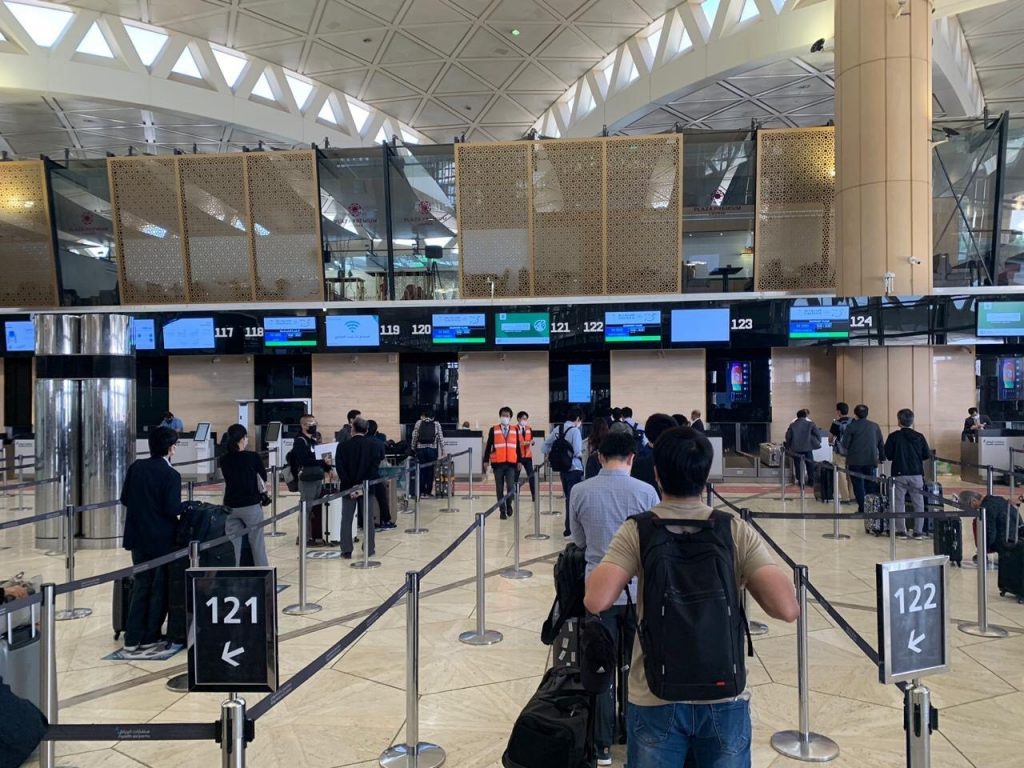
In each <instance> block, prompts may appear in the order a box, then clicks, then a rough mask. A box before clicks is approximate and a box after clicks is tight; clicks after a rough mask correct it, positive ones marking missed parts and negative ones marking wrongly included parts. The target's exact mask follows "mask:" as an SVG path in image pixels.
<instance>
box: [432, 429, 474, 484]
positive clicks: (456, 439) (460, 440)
mask: <svg viewBox="0 0 1024 768" xmlns="http://www.w3.org/2000/svg"><path fill="white" fill-rule="evenodd" d="M442 444H443V445H444V452H445V454H447V455H449V456H451V455H454V454H456V453H463V452H464V451H465V450H466V449H468V448H472V449H473V464H472V465H470V463H469V454H468V453H467V454H465V455H464V456H456V458H455V476H456V477H469V470H470V466H472V468H473V474H474V475H475V476H476V477H479V476H480V473H481V472H483V468H484V462H483V453H484V432H482V431H481V430H479V429H455V430H452V431H451V432H449V431H447V430H445V432H444V439H443V440H442Z"/></svg>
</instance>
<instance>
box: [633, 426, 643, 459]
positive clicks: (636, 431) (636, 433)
mask: <svg viewBox="0 0 1024 768" xmlns="http://www.w3.org/2000/svg"><path fill="white" fill-rule="evenodd" d="M629 428H630V429H631V430H632V431H633V439H634V440H636V455H637V456H639V455H640V452H641V451H643V449H644V431H643V430H642V429H640V427H637V426H634V425H633V424H630V425H629Z"/></svg>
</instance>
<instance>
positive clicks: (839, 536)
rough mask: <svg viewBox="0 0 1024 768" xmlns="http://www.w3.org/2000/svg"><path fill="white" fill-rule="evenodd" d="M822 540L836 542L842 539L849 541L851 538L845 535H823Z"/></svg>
mask: <svg viewBox="0 0 1024 768" xmlns="http://www.w3.org/2000/svg"><path fill="white" fill-rule="evenodd" d="M821 538H823V539H834V540H836V541H840V540H842V539H848V538H850V537H849V536H847V535H846V534H845V533H823V534H821Z"/></svg>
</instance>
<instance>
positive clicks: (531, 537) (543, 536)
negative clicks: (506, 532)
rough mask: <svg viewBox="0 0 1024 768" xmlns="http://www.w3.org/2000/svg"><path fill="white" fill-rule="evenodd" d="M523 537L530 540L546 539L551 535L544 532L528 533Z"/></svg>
mask: <svg viewBox="0 0 1024 768" xmlns="http://www.w3.org/2000/svg"><path fill="white" fill-rule="evenodd" d="M523 538H524V539H529V540H530V541H547V540H548V539H550V538H551V537H550V536H548V535H547V534H546V533H528V534H526V536H524V537H523Z"/></svg>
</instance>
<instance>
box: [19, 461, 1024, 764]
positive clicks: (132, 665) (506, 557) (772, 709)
mask: <svg viewBox="0 0 1024 768" xmlns="http://www.w3.org/2000/svg"><path fill="white" fill-rule="evenodd" d="M958 485H959V484H957V483H953V482H952V481H949V482H947V484H946V488H947V493H948V492H949V491H950V490H951V489H952V487H957V486H958ZM216 490H217V489H216V488H214V489H210V491H209V492H210V493H216ZM478 490H479V489H478ZM720 490H721V491H722V492H723V493H724V494H725V495H726V496H727V497H728V498H732V499H736V500H739V499H745V501H743V504H744V505H745V506H749V507H750V508H752V509H754V510H759V511H781V510H782V509H783V505H782V503H781V502H780V501H779V499H778V488H777V487H774V488H769V487H767V486H766V487H764V488H757V487H752V486H749V485H742V486H740V485H735V486H729V485H724V486H720ZM757 491H761V493H757ZM491 503H492V502H491V500H490V499H489V498H484V499H480V500H477V501H474V502H472V503H471V502H470V501H467V500H465V499H461V498H460V499H457V504H458V506H459V508H460V509H459V511H458V512H455V513H450V514H446V513H442V512H440V511H439V510H440V509H441V507H443V504H442V503H439V502H436V501H425V502H424V505H423V515H422V524H423V525H425V526H426V527H428V528H429V529H430V532H429V533H427V534H424V535H419V536H414V535H408V534H405V533H404V532H403V531H404V529H405V528H407V527H409V525H410V523H411V520H412V518H411V517H410V516H408V515H401V516H399V517H398V523H399V528H398V530H397V531H392V532H388V533H383V534H380V535H379V536H378V540H377V559H378V560H380V561H381V563H382V567H381V568H378V569H375V570H370V571H358V570H355V569H352V568H350V567H349V563H348V562H347V561H342V560H311V561H309V570H308V574H309V576H308V583H309V598H310V599H311V600H314V601H316V602H318V603H320V604H321V605H322V606H323V610H322V611H321V612H319V613H316V614H311V615H308V616H302V617H298V616H285V615H280V616H279V629H280V649H281V657H282V662H281V677H282V681H284V680H287V679H288V678H289V677H290V676H291V675H292V674H294V673H295V672H296V671H298V670H299V669H301V668H302V667H303V666H304V665H305V664H307V663H309V662H310V661H311V660H312V659H314V658H315V657H316V656H317V655H319V654H320V653H322V652H323V651H324V650H326V649H327V648H329V647H330V646H331V645H333V644H334V643H336V642H337V641H338V640H339V639H341V638H342V637H343V636H344V635H345V634H346V633H347V632H349V631H350V629H351V628H352V627H353V626H355V625H356V624H358V623H359V622H360V621H361V620H362V618H363V617H364V616H365V615H366V614H367V612H368V611H369V610H371V609H372V608H373V607H374V606H376V605H378V604H379V603H380V602H381V601H382V600H384V599H385V598H386V597H387V596H388V595H389V594H391V593H392V592H393V591H394V590H395V589H396V588H397V587H399V586H400V585H401V584H402V581H403V578H404V574H405V572H406V571H407V570H410V569H417V568H419V567H421V566H422V565H423V564H425V563H426V562H428V561H429V560H430V559H431V558H432V557H434V556H435V555H436V554H437V553H439V552H440V551H441V550H443V549H444V548H445V547H446V546H447V545H448V544H449V543H450V542H451V540H452V539H453V538H454V537H455V536H457V535H458V534H459V533H460V532H461V531H462V530H463V529H464V528H465V527H466V526H467V525H468V524H469V523H470V522H471V520H472V514H473V512H478V511H483V510H484V509H486V507H487V506H488V505H489V504H491ZM560 503H561V502H560V501H559V500H558V499H557V498H556V499H555V505H556V507H558V505H560ZM543 504H544V509H545V510H546V508H547V506H546V505H547V499H546V496H545V497H544V501H543ZM14 505H15V499H13V498H9V497H6V498H0V520H7V519H12V518H14V517H18V516H24V515H27V514H30V511H20V512H14V511H12V510H11V508H12V507H13V506H14ZM805 508H806V509H807V510H808V511H824V510H825V507H824V506H822V505H818V504H816V503H815V502H814V501H813V500H812V499H807V500H806V502H805ZM799 509H800V504H799V502H797V501H795V500H794V499H793V498H792V497H791V498H790V500H789V501H788V502H787V503H786V504H785V511H788V512H792V511H798V510H799ZM846 509H848V508H846V507H844V511H845V510H846ZM531 515H532V505H529V504H524V507H523V521H522V522H523V530H522V533H523V534H525V533H527V532H529V530H531V529H532V526H533V520H532V517H531ZM540 520H541V527H542V529H543V530H544V531H545V532H547V533H549V534H551V539H550V540H548V541H540V542H537V541H526V540H524V541H523V542H522V559H523V561H524V562H529V563H530V564H529V565H527V566H526V567H528V568H531V569H532V570H533V572H534V576H533V578H530V579H526V580H521V581H513V580H508V579H505V578H502V577H500V576H499V575H497V573H496V571H497V570H499V569H500V568H502V567H504V566H506V565H508V564H509V562H510V559H511V552H512V543H513V541H514V537H513V527H512V522H511V521H500V520H498V519H497V518H496V517H492V518H491V519H489V521H488V525H487V534H488V536H487V547H486V555H487V562H486V565H487V569H488V571H489V572H491V575H490V576H489V577H488V578H487V580H486V596H487V610H486V624H487V627H488V628H490V629H497V630H499V631H501V632H502V633H503V634H504V641H503V642H501V643H500V644H498V645H494V646H490V647H479V648H477V647H470V646H466V645H462V644H460V643H459V642H458V636H459V633H460V632H462V631H464V630H467V629H471V628H473V627H474V625H475V621H476V616H475V600H474V598H475V592H474V585H473V583H472V579H473V575H474V573H475V569H474V540H473V538H470V539H469V540H468V541H467V542H466V543H465V544H463V545H462V546H461V547H460V548H459V549H457V550H456V551H455V552H454V554H452V556H451V557H450V558H449V559H448V560H447V561H445V562H444V563H443V564H442V565H441V566H440V567H438V568H437V569H436V570H435V571H434V572H433V573H431V574H430V575H429V577H428V578H427V579H426V580H425V581H424V583H423V590H424V599H423V603H422V623H421V664H420V686H421V694H422V697H421V701H420V738H421V739H422V740H426V741H432V742H435V743H438V744H440V745H442V746H443V747H444V748H445V749H446V750H447V752H448V755H449V759H448V765H451V766H457V767H458V768H477V767H479V768H483V767H485V766H487V767H489V766H499V765H500V755H501V752H502V750H503V749H504V745H505V743H506V741H507V738H508V734H509V731H510V729H511V725H512V722H513V720H514V719H515V717H516V715H517V713H518V712H519V710H520V709H521V707H522V706H523V704H524V703H525V702H526V701H527V699H528V698H529V696H530V694H531V693H532V692H533V690H534V689H535V688H536V686H537V684H538V682H539V680H540V676H541V675H542V674H543V671H544V669H545V668H546V666H547V665H548V660H547V656H548V648H547V647H545V646H544V645H542V644H541V642H540V638H539V630H540V625H541V623H542V621H543V619H544V617H545V616H546V615H547V611H548V608H549V606H550V603H551V599H552V597H553V586H552V577H551V565H552V563H553V559H554V553H556V552H557V551H558V550H559V549H561V547H562V545H563V542H562V540H561V536H560V533H561V527H562V524H561V517H560V516H559V515H555V516H549V515H541V518H540ZM764 527H765V529H766V530H767V531H768V532H769V533H770V535H771V536H772V537H773V538H775V539H776V540H777V541H778V543H779V544H780V545H781V546H782V547H783V548H784V549H785V550H786V551H787V552H788V553H789V555H790V556H791V557H792V558H793V559H794V560H796V561H797V562H800V563H805V564H807V566H808V567H809V569H810V577H811V580H812V582H813V583H814V584H815V585H816V586H817V587H818V588H819V589H820V590H821V591H822V592H823V593H824V594H825V595H826V596H827V598H828V599H829V600H831V601H833V602H834V604H835V605H836V607H837V608H839V610H840V611H841V613H842V615H843V616H845V617H846V619H847V620H848V621H849V622H850V624H852V625H853V626H854V627H855V628H856V629H857V630H858V631H859V632H861V633H862V634H863V635H864V636H865V637H866V638H867V639H868V640H869V642H871V643H874V642H875V634H876V617H875V611H874V603H875V593H874V579H875V576H874V565H875V563H876V562H878V561H881V560H885V559H888V554H889V551H888V550H889V548H888V541H887V540H885V539H874V538H870V537H867V536H866V535H865V534H863V532H862V529H861V524H860V523H859V522H844V523H843V524H842V527H843V530H844V532H846V533H849V534H850V535H851V538H850V539H849V540H843V541H831V540H827V539H823V538H822V537H821V534H823V533H825V532H826V531H827V530H830V529H831V523H829V522H825V521H800V520H796V521H766V522H765V523H764ZM281 528H282V530H283V531H285V532H287V535H286V536H282V537H280V538H276V539H270V540H269V541H268V543H269V550H270V557H271V561H272V564H273V565H275V566H276V567H277V569H278V578H279V581H280V582H281V583H285V584H289V585H291V586H289V588H288V589H287V590H286V591H284V592H283V593H282V594H281V595H280V596H279V603H280V605H281V606H283V605H286V604H288V603H290V602H294V601H295V600H296V599H297V594H296V592H297V588H296V586H295V584H296V579H297V548H296V547H295V533H296V523H295V520H294V518H292V519H290V520H288V521H287V522H286V523H285V524H283V525H282V526H281ZM968 538H969V534H968ZM33 543H34V542H33V539H32V532H31V531H30V530H28V528H20V529H15V530H12V531H5V532H0V563H2V566H0V572H2V573H3V575H5V576H6V575H9V573H13V572H16V571H22V570H23V571H25V572H26V574H28V575H30V576H35V575H42V576H43V577H44V578H46V579H52V580H54V581H57V582H60V581H63V580H64V578H63V560H62V559H61V558H55V557H47V556H45V555H44V554H43V553H42V552H41V551H39V550H36V549H34V548H33ZM967 549H968V553H971V552H973V548H972V547H971V545H970V544H967ZM930 552H931V546H930V544H929V543H926V542H913V541H907V542H904V541H901V542H899V546H898V553H897V554H898V556H899V557H911V556H916V555H919V554H930ZM127 562H128V557H127V553H125V552H121V551H116V552H115V551H105V552H90V551H82V552H80V553H79V557H78V573H77V575H78V576H79V577H82V576H84V575H88V574H98V573H102V572H105V571H109V570H111V569H112V568H114V567H117V566H120V565H123V564H126V563H127ZM976 580H977V571H976V570H971V569H966V568H965V569H963V570H959V569H953V572H952V575H951V580H950V581H951V588H952V612H953V616H954V618H955V619H965V620H970V619H972V618H973V617H974V616H975V613H976V605H977V603H976V594H977V591H976V583H977V582H976ZM989 600H990V621H991V622H992V623H995V624H999V625H1001V626H1004V627H1006V628H1007V629H1008V630H1009V637H1008V638H1006V639H998V640H988V639H982V638H977V637H972V636H970V635H966V634H962V633H960V632H959V631H957V630H956V628H955V626H952V627H951V636H952V645H953V659H952V670H951V671H950V672H949V673H948V674H945V675H941V676H936V677H932V678H929V679H928V685H929V687H930V688H931V689H932V692H933V696H934V703H935V704H936V706H938V707H939V709H940V730H939V732H938V733H936V734H935V736H934V737H933V741H932V754H933V765H935V766H936V767H937V768H938V767H941V768H967V767H968V766H975V767H976V768H1001V767H1002V766H1006V767H1009V766H1020V765H1022V764H1024V763H1022V761H1024V737H1022V736H1021V733H1022V728H1021V724H1022V723H1024V606H1022V605H1018V604H1017V603H1016V602H1014V601H1011V600H1010V599H1008V598H1001V597H999V595H998V591H997V589H996V583H995V574H994V573H992V574H991V578H990V583H989ZM77 603H78V605H80V606H87V607H90V608H92V609H93V614H92V616H90V617H89V618H86V619H81V620H78V621H70V622H62V623H60V624H59V626H58V633H57V644H58V671H59V680H58V687H59V695H60V700H61V709H60V719H61V721H62V722H65V723H101V722H106V723H141V722H161V723H170V722H210V721H212V720H215V719H216V718H217V717H218V715H219V703H220V701H221V700H222V699H223V698H224V697H223V696H222V695H219V694H188V695H186V694H179V693H173V692H171V691H169V690H167V689H166V688H165V686H164V682H165V680H166V678H167V677H169V676H171V675H173V674H176V673H178V672H180V671H182V670H183V669H184V666H183V665H184V654H179V655H178V656H175V657H174V658H172V659H170V660H169V661H165V662H144V661H104V660H103V657H104V656H106V655H107V654H109V653H110V652H111V651H113V650H115V649H116V648H117V647H118V645H119V643H117V642H115V641H114V639H113V636H112V632H111V629H110V626H111V625H110V614H111V607H110V606H111V586H110V585H109V584H106V585H103V586H100V587H97V588H93V589H89V590H86V591H84V592H83V593H81V594H80V595H79V596H78V600H77ZM752 618H757V619H760V620H763V621H766V622H767V623H768V625H769V627H770V631H769V632H768V634H766V635H764V636H761V637H758V638H755V652H756V658H754V659H750V660H749V679H750V684H751V686H752V689H753V713H754V741H755V744H754V757H753V765H754V766H757V768H767V767H768V766H772V768H776V767H778V766H785V765H789V764H792V761H790V760H788V759H786V758H783V757H780V756H778V755H777V754H776V753H775V752H774V751H773V750H772V748H771V746H770V745H769V739H770V737H771V734H772V733H773V732H774V731H776V730H781V729H787V728H793V727H795V726H796V724H797V691H796V637H795V627H794V626H793V625H783V624H779V623H778V622H774V621H771V620H767V619H765V617H764V616H762V615H760V611H759V609H757V608H756V606H755V607H754V608H753V610H752ZM809 626H810V641H809V647H810V680H811V696H810V704H811V717H812V726H813V729H814V730H816V731H818V732H820V733H824V734H826V735H828V736H830V737H831V738H833V739H834V740H835V741H837V742H838V743H839V745H840V748H841V754H840V756H839V758H838V759H837V760H836V761H835V762H834V763H833V764H834V765H836V766H851V767H853V766H856V767H857V768H862V767H864V766H878V767H879V768H889V767H890V766H891V767H892V768H897V766H903V765H905V757H904V742H903V738H904V736H903V731H902V698H901V695H900V693H899V691H898V690H897V689H896V688H895V687H893V686H883V685H880V684H879V683H878V681H877V672H876V670H875V668H874V667H873V666H872V665H871V663H870V662H868V660H867V659H866V658H865V657H864V656H863V655H862V654H861V653H860V651H859V650H858V649H857V648H856V646H854V644H853V643H852V642H851V641H850V639H849V638H848V637H847V636H846V634H845V633H844V632H843V631H842V630H841V629H839V628H838V627H837V625H836V624H835V622H833V621H832V620H831V619H830V618H829V617H828V615H827V614H826V613H825V612H824V611H823V610H822V609H821V608H820V607H819V606H817V605H815V604H813V603H812V605H811V609H810V615H809ZM404 689H405V611H404V607H403V606H402V605H399V606H398V607H396V608H395V609H393V610H392V611H390V612H389V613H387V614H386V615H385V616H384V617H383V618H382V619H381V620H380V621H379V622H378V623H377V624H376V625H375V626H374V627H373V628H372V629H370V631H368V632H367V633H366V634H365V635H364V636H363V637H362V638H361V639H360V640H359V641H358V642H357V643H356V644H355V645H354V646H352V647H351V648H350V649H348V650H347V651H346V652H345V653H343V654H342V655H341V656H339V657H338V658H337V659H335V660H334V662H333V663H331V664H330V665H329V667H328V668H326V669H323V670H322V671H320V672H319V673H318V674H316V675H315V676H314V677H313V678H312V679H311V680H310V681H309V682H307V683H306V684H305V685H303V686H302V687H301V688H299V689H298V690H297V691H296V692H294V693H293V694H291V696H289V697H288V698H287V699H285V700H284V701H283V702H282V703H281V704H279V705H278V706H276V707H275V708H273V709H272V710H271V711H270V712H269V713H268V714H267V715H266V716H265V717H263V718H261V719H260V720H259V721H258V723H257V725H256V739H255V741H254V742H253V743H252V744H251V745H250V748H249V753H248V761H249V765H253V766H257V767H258V768H264V767H265V768H274V767H277V766H280V767H282V768H283V767H284V766H287V768H302V767H303V766H365V767H367V768H368V767H369V766H375V765H377V758H378V756H379V755H380V753H381V752H382V751H383V750H384V749H386V748H387V747H388V746H389V745H391V744H393V743H396V742H397V743H401V742H403V741H404V740H405V735H404V726H405V690H404ZM246 698H247V699H248V700H249V703H250V705H251V704H252V703H254V702H255V701H257V700H258V699H259V698H260V697H259V696H258V695H248V696H246ZM58 756H59V757H58V765H64V766H72V765H73V766H78V767H79V768H92V767H93V766H105V767H107V768H121V767H122V766H123V767H125V768H127V767H129V766H152V767H153V768H157V767H160V768H178V767H179V766H180V767H184V766H190V767H192V766H212V765H216V764H218V761H219V755H218V752H217V747H216V746H215V745H214V744H209V743H192V742H164V743H154V742H136V743H132V742H120V743H97V742H86V743H61V744H59V746H58ZM621 757H622V756H621V754H620V753H618V752H617V753H616V758H617V761H616V765H621V764H622V763H621Z"/></svg>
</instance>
